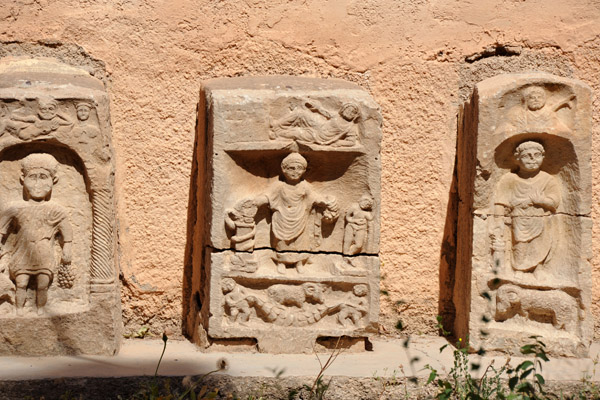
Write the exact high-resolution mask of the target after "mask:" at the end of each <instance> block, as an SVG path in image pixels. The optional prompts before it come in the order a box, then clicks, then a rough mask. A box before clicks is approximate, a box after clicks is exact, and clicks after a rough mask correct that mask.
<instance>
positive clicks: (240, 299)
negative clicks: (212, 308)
mask: <svg viewBox="0 0 600 400" xmlns="http://www.w3.org/2000/svg"><path fill="white" fill-rule="evenodd" d="M221 289H222V290H223V294H224V295H225V298H224V300H225V313H226V314H228V315H229V317H230V320H231V322H236V321H240V322H247V321H248V320H249V319H250V315H251V314H252V310H251V308H250V304H249V303H248V300H247V299H246V298H247V297H248V294H247V293H246V291H245V290H244V289H243V288H242V287H241V286H240V285H238V284H237V283H236V282H235V281H234V280H233V279H231V278H225V279H223V281H222V282H221Z"/></svg>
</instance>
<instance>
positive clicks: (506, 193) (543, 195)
mask: <svg viewBox="0 0 600 400" xmlns="http://www.w3.org/2000/svg"><path fill="white" fill-rule="evenodd" d="M544 155H545V150H544V146H542V144H540V143H538V142H534V141H525V142H523V143H521V144H519V145H518V146H517V148H516V149H515V153H514V156H515V158H516V160H517V163H518V165H519V169H518V171H517V172H516V173H513V172H509V173H507V174H505V175H504V176H502V177H501V178H500V181H499V183H498V186H497V188H496V194H495V197H494V215H495V218H494V222H493V223H494V226H493V227H492V232H491V235H490V236H491V238H492V251H493V252H494V262H495V263H496V264H497V265H498V266H499V267H501V268H502V263H503V261H504V248H505V245H504V236H503V235H501V234H500V232H503V228H502V226H503V224H504V223H505V221H504V219H505V217H510V225H511V236H512V237H511V241H510V242H511V254H512V257H511V266H512V269H513V270H515V271H523V272H533V271H534V270H535V269H536V268H537V267H538V266H540V265H542V264H544V263H546V262H547V261H549V260H550V258H551V257H552V252H553V250H554V249H555V247H556V240H557V238H556V237H555V236H556V232H554V231H555V227H554V224H553V220H552V215H553V214H554V213H555V212H556V209H557V208H558V206H559V204H560V200H561V191H560V184H559V182H558V180H557V179H556V178H555V177H554V176H552V175H550V174H548V173H547V172H544V171H541V170H540V167H541V165H542V162H543V161H544Z"/></svg>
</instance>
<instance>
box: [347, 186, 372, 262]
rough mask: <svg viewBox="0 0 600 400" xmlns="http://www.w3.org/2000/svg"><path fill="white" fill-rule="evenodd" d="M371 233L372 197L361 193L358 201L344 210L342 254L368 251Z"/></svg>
mask: <svg viewBox="0 0 600 400" xmlns="http://www.w3.org/2000/svg"><path fill="white" fill-rule="evenodd" d="M372 235H373V197H372V196H370V195H363V196H362V197H361V198H360V200H359V201H358V203H356V204H354V205H352V207H350V209H349V210H348V211H347V212H346V227H345V231H344V254H350V255H354V254H358V253H361V252H368V251H369V242H370V240H371V239H372Z"/></svg>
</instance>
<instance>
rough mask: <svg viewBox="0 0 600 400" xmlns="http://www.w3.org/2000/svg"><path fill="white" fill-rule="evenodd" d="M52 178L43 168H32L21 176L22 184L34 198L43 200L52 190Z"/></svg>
mask: <svg viewBox="0 0 600 400" xmlns="http://www.w3.org/2000/svg"><path fill="white" fill-rule="evenodd" d="M52 185H54V178H53V177H52V175H51V174H50V172H48V170H45V169H43V168H34V169H32V170H30V171H28V172H27V175H25V176H24V177H23V186H24V187H25V190H26V191H27V193H28V194H29V197H30V198H32V199H34V200H43V199H45V198H46V197H48V195H49V194H50V193H51V192H52Z"/></svg>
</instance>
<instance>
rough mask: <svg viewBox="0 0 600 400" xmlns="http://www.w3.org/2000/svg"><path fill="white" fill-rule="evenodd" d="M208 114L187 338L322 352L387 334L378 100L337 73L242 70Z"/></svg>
mask: <svg viewBox="0 0 600 400" xmlns="http://www.w3.org/2000/svg"><path fill="white" fill-rule="evenodd" d="M199 113H200V115H199V118H198V120H199V127H198V138H197V149H198V153H197V154H196V157H197V159H198V160H199V162H198V173H197V180H196V182H195V184H196V187H197V199H198V200H197V207H198V208H197V211H196V216H195V229H194V235H195V236H194V240H193V246H194V249H193V253H194V257H193V259H194V269H193V274H194V277H193V278H192V282H193V285H194V286H193V294H192V299H195V300H196V310H195V312H196V313H198V315H194V311H192V313H191V315H189V316H188V319H191V321H192V322H191V323H190V321H188V324H189V325H191V327H192V328H191V329H192V330H201V331H203V332H200V333H198V332H190V336H192V337H193V338H195V340H196V341H197V342H201V341H202V339H201V338H205V340H206V343H205V344H209V343H213V342H215V341H221V342H222V341H224V340H225V341H226V340H231V341H234V340H240V339H245V340H247V339H250V340H251V341H255V342H257V344H258V348H259V350H260V351H265V352H311V351H313V346H314V345H315V342H316V341H317V340H318V339H319V338H331V337H342V336H345V337H350V338H365V337H367V336H368V335H370V334H372V333H376V332H377V321H378V312H379V304H378V298H379V258H378V252H379V226H380V219H379V209H380V203H379V201H380V200H379V199H380V191H381V189H380V158H379V157H380V140H381V116H380V113H379V108H378V106H377V104H375V103H374V101H373V100H372V99H371V97H370V96H369V95H368V94H367V93H366V92H365V91H363V90H361V89H360V88H359V87H357V86H356V85H353V84H350V83H347V82H343V81H339V80H320V79H307V78H294V77H269V78H239V79H238V78H235V79H218V80H213V81H209V82H207V83H206V84H205V85H204V87H203V89H202V93H201V99H200V107H199ZM194 321H197V323H196V322H194ZM204 330H205V331H206V332H204ZM323 340H325V339H323Z"/></svg>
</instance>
